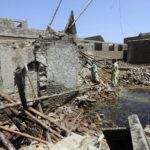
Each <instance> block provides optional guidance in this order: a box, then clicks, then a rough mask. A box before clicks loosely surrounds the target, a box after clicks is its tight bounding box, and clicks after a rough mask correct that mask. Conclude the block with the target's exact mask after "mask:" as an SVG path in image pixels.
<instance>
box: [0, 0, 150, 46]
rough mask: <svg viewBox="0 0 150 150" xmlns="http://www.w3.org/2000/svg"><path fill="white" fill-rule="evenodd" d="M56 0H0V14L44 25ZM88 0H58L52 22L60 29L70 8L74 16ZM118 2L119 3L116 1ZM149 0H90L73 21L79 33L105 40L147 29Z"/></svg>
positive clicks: (33, 25) (149, 27)
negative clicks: (56, 10)
mask: <svg viewBox="0 0 150 150" xmlns="http://www.w3.org/2000/svg"><path fill="white" fill-rule="evenodd" d="M58 2H59V0H0V17H2V18H9V19H21V20H27V21H28V26H29V28H35V29H44V30H45V29H46V26H47V25H48V24H49V22H50V20H51V18H52V16H53V13H54V11H55V9H56V7H57V4H58ZM88 2H89V0H62V3H61V6H60V8H59V10H58V13H57V15H56V17H55V19H54V22H53V24H52V28H53V29H54V30H56V31H59V30H63V29H64V28H65V25H66V23H67V21H68V17H69V16H70V12H71V10H73V11H74V16H75V18H76V17H77V16H78V15H79V13H80V12H81V11H82V9H84V7H85V6H86V5H87V3H88ZM119 3H120V4H119ZM149 7H150V0H120V1H119V0H93V2H92V4H91V5H90V6H89V8H88V9H87V10H86V11H85V12H84V14H83V15H82V16H81V17H80V18H79V20H78V21H77V23H76V27H77V33H78V36H79V37H87V36H93V35H102V36H103V37H104V40H105V41H107V42H121V43H122V42H123V38H124V37H128V36H135V35H138V34H139V33H140V32H142V33H145V32H150V8H149Z"/></svg>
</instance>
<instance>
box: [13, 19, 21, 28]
mask: <svg viewBox="0 0 150 150" xmlns="http://www.w3.org/2000/svg"><path fill="white" fill-rule="evenodd" d="M14 27H15V28H17V27H22V23H21V22H17V21H15V22H14Z"/></svg>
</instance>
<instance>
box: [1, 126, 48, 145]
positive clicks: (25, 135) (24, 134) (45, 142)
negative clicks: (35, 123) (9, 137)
mask: <svg viewBox="0 0 150 150" xmlns="http://www.w3.org/2000/svg"><path fill="white" fill-rule="evenodd" d="M0 129H2V130H5V131H8V132H10V133H15V134H18V135H20V136H24V137H26V138H30V139H32V140H35V141H38V142H40V143H44V144H49V142H48V141H45V140H41V139H39V138H37V137H34V136H31V135H28V134H26V133H21V132H19V131H15V130H12V129H9V128H6V127H3V126H1V125H0Z"/></svg>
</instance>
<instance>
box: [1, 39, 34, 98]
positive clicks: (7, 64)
mask: <svg viewBox="0 0 150 150" xmlns="http://www.w3.org/2000/svg"><path fill="white" fill-rule="evenodd" d="M33 61H34V55H33V50H32V47H31V45H30V43H29V42H26V41H9V42H8V41H1V42H0V90H2V91H4V92H6V93H8V94H13V95H17V97H18V94H15V93H17V91H18V90H17V87H16V86H15V81H14V72H15V70H16V68H17V67H18V66H20V67H21V68H23V67H24V64H25V63H26V64H28V63H30V62H33ZM35 78H36V77H35ZM33 81H34V80H33ZM28 88H30V87H29V86H28ZM28 91H29V89H28ZM31 92H32V91H31ZM31 92H30V94H29V95H31Z"/></svg>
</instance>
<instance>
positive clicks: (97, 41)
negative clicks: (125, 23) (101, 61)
mask: <svg viewBox="0 0 150 150" xmlns="http://www.w3.org/2000/svg"><path fill="white" fill-rule="evenodd" d="M77 40H78V41H77V43H78V47H79V49H80V50H82V51H84V52H87V53H89V54H93V55H96V56H99V57H102V58H106V59H120V60H122V59H123V58H124V52H125V51H126V50H127V44H120V43H110V42H105V41H104V39H103V37H102V36H101V35H97V36H92V37H86V38H78V39H77Z"/></svg>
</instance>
